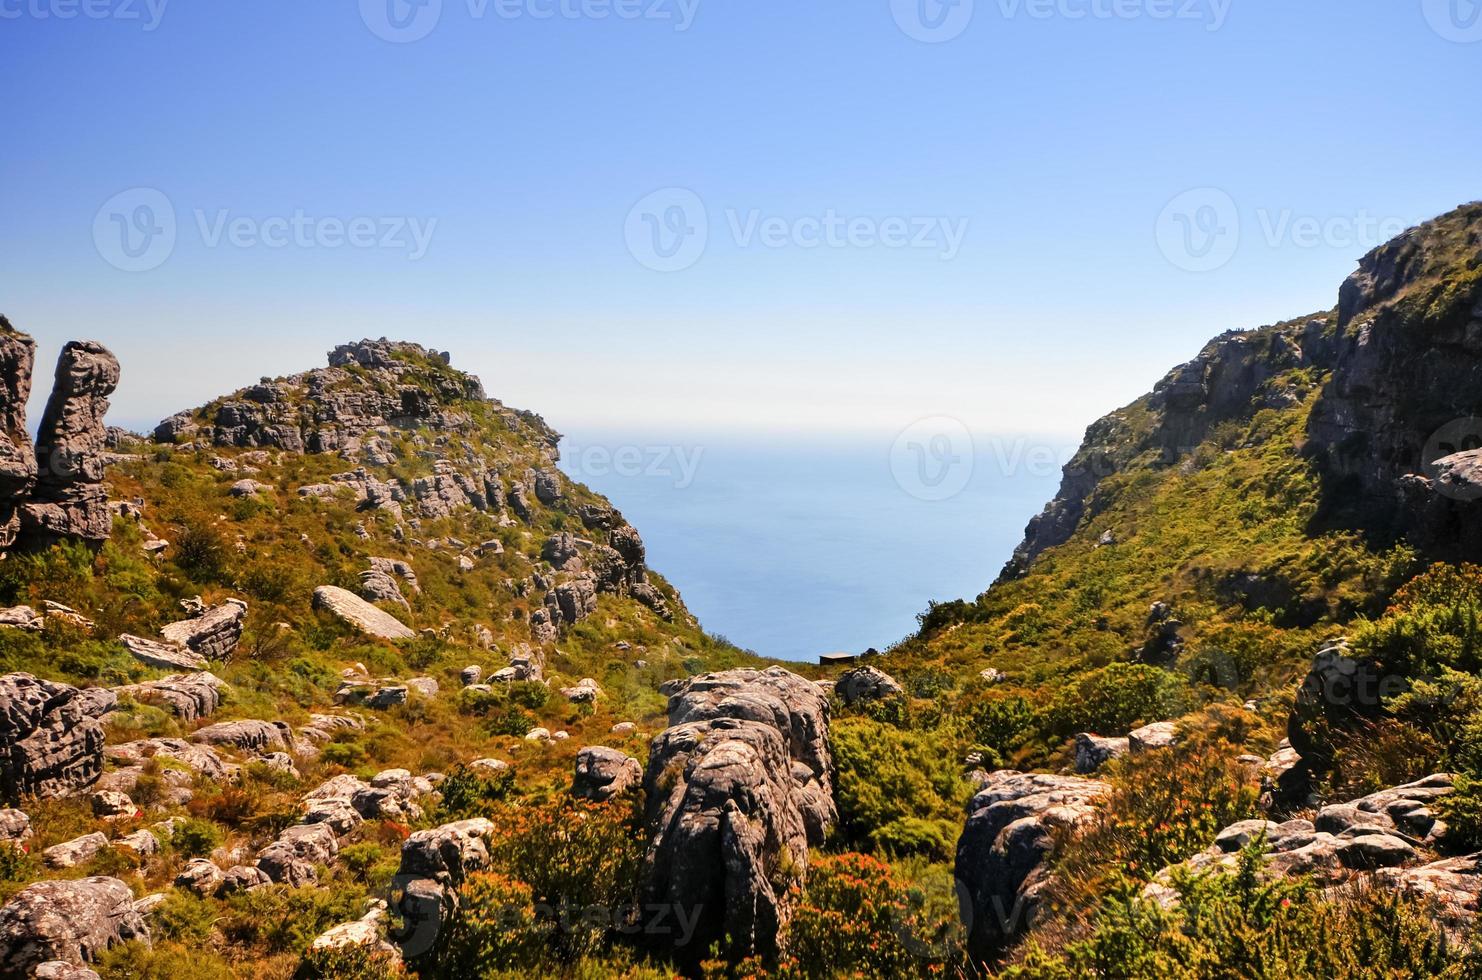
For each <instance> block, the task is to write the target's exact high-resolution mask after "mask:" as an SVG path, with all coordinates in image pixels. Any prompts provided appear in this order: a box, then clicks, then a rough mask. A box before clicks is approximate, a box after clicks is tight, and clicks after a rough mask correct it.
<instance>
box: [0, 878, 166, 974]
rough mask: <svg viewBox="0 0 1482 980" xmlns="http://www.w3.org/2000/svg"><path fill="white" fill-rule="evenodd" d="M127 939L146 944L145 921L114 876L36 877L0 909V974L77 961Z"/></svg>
mask: <svg viewBox="0 0 1482 980" xmlns="http://www.w3.org/2000/svg"><path fill="white" fill-rule="evenodd" d="M132 940H142V941H143V942H145V943H148V942H149V926H148V925H147V924H146V923H145V921H144V917H143V916H142V915H141V914H140V913H139V912H138V910H136V909H135V908H134V893H133V892H132V891H130V890H129V886H128V885H126V884H124V883H123V882H121V881H119V880H118V879H117V878H84V879H82V880H80V881H41V882H37V883H36V884H34V885H30V886H27V887H26V888H24V889H23V890H22V891H21V892H20V893H19V894H17V895H16V896H15V898H13V899H11V900H10V904H8V905H6V906H5V908H3V909H0V976H5V977H25V976H28V975H33V974H32V973H31V971H32V970H34V969H35V968H36V967H39V966H40V965H41V964H42V963H46V962H50V961H53V960H60V961H61V962H63V963H69V964H72V965H74V966H80V965H81V964H83V963H86V962H90V961H92V960H94V959H96V958H97V957H98V955H99V954H101V953H103V952H105V951H106V950H108V949H111V948H112V947H114V946H116V945H118V944H120V943H125V942H130V941H132Z"/></svg>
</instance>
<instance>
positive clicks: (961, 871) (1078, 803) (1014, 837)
mask: <svg viewBox="0 0 1482 980" xmlns="http://www.w3.org/2000/svg"><path fill="white" fill-rule="evenodd" d="M1109 790H1110V787H1109V786H1107V784H1106V783H1102V782H1098V781H1096V780H1091V779H1082V778H1079V777H1076V776H1054V775H1045V774H1037V773H1021V772H1013V771H1009V770H1004V771H1001V772H995V773H992V774H990V775H989V776H988V777H987V778H986V781H985V785H984V788H983V789H982V790H980V791H979V792H978V794H977V795H976V796H974V797H973V800H972V802H971V803H970V804H969V805H968V816H967V823H966V825H965V826H964V827H963V831H962V838H961V839H960V840H959V841H958V843H957V865H956V875H957V881H958V883H959V887H960V888H961V890H962V892H963V893H964V898H965V899H966V901H965V904H964V913H965V915H964V917H965V918H966V919H967V922H966V923H965V924H966V925H967V927H968V946H969V950H970V951H971V952H972V954H973V955H974V956H975V957H979V958H982V959H987V958H990V957H992V956H993V955H995V954H996V953H998V952H999V951H1001V950H1002V949H1003V947H1004V945H1005V944H1006V943H1007V942H1008V941H1009V940H1010V939H1012V938H1013V937H1015V936H1016V935H1018V934H1020V933H1021V932H1022V931H1023V930H1024V929H1025V928H1026V927H1027V926H1028V925H1029V924H1030V923H1031V922H1032V920H1033V917H1034V914H1035V910H1036V907H1037V901H1038V894H1039V891H1040V889H1041V888H1042V887H1043V885H1044V882H1045V880H1046V875H1047V871H1046V866H1047V864H1048V861H1049V858H1050V856H1051V854H1052V852H1053V850H1054V847H1055V840H1056V834H1057V832H1063V831H1066V830H1074V829H1075V828H1077V827H1081V826H1083V825H1085V824H1086V823H1088V822H1089V821H1091V820H1093V819H1094V818H1095V815H1096V806H1097V802H1098V801H1099V800H1100V799H1101V798H1102V797H1103V796H1105V795H1106V793H1107V792H1109Z"/></svg>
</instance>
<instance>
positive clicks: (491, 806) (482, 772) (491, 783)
mask: <svg viewBox="0 0 1482 980" xmlns="http://www.w3.org/2000/svg"><path fill="white" fill-rule="evenodd" d="M514 785H515V774H514V771H513V770H511V769H502V770H500V771H498V772H489V771H488V770H486V769H472V768H469V767H467V766H459V767H458V768H456V769H454V770H453V771H452V772H450V773H448V777H447V778H446V779H444V780H443V781H442V783H440V784H439V785H438V791H439V792H440V793H442V804H441V813H442V815H443V816H444V817H445V818H446V819H447V820H467V819H469V818H470V817H492V816H494V815H495V814H497V813H498V812H499V806H500V804H501V803H503V802H504V800H506V799H507V798H508V797H509V795H510V792H511V791H512V790H513V789H514Z"/></svg>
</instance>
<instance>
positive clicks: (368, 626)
mask: <svg viewBox="0 0 1482 980" xmlns="http://www.w3.org/2000/svg"><path fill="white" fill-rule="evenodd" d="M314 607H315V608H316V609H323V610H325V611H326V612H328V613H329V614H330V615H332V616H334V617H336V618H337V619H340V620H341V621H343V622H345V623H348V624H349V625H351V626H353V627H355V628H356V629H358V630H360V631H361V632H362V633H366V634H368V635H370V636H374V637H379V638H380V639H383V640H410V639H412V638H414V637H415V636H416V635H417V634H416V633H414V632H413V631H412V629H411V627H409V626H407V625H406V624H405V623H403V622H401V621H400V620H399V619H397V618H396V617H395V616H392V615H391V614H390V613H388V612H386V611H385V610H382V609H378V608H376V607H375V606H373V605H371V604H370V603H368V602H366V601H365V600H364V599H362V598H360V596H358V595H356V594H355V593H353V592H347V591H346V590H344V589H341V588H338V587H336V586H333V585H321V586H320V587H319V588H317V589H315V590H314Z"/></svg>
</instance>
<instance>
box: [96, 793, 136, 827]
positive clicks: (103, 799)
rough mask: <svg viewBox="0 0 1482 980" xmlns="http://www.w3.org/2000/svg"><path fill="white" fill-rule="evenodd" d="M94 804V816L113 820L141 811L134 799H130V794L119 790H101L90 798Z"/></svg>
mask: <svg viewBox="0 0 1482 980" xmlns="http://www.w3.org/2000/svg"><path fill="white" fill-rule="evenodd" d="M88 802H89V803H90V804H92V808H93V816H95V817H99V818H101V819H103V820H111V819H115V818H118V817H132V816H133V815H134V814H135V813H137V812H139V808H138V807H136V806H135V805H134V801H133V800H131V799H129V797H128V794H126V793H120V792H118V791H117V790H106V789H105V790H99V791H98V792H96V793H94V794H93V795H92V796H91V797H90V798H89V800H88Z"/></svg>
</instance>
